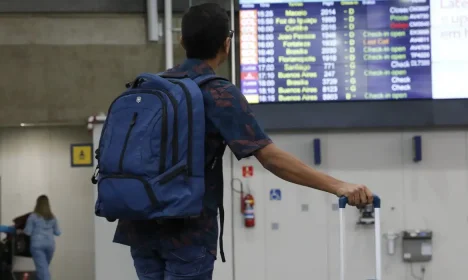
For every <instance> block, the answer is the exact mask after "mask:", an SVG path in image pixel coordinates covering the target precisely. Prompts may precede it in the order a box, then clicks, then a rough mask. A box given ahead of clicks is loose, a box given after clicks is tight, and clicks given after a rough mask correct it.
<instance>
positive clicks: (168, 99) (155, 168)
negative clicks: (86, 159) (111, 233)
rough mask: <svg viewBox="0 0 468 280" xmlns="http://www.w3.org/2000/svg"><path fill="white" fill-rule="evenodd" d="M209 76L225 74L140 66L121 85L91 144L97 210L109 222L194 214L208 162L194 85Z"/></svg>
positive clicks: (200, 102)
mask: <svg viewBox="0 0 468 280" xmlns="http://www.w3.org/2000/svg"><path fill="white" fill-rule="evenodd" d="M214 79H223V78H220V77H217V76H215V75H203V76H199V77H197V78H195V79H194V80H192V79H190V78H188V77H187V76H179V77H177V76H171V77H168V76H164V77H162V76H159V75H154V74H148V73H145V74H141V75H140V76H138V77H137V78H136V80H135V81H134V82H133V83H129V84H127V87H128V88H127V90H126V91H125V92H124V93H123V94H121V95H120V96H119V97H117V98H116V99H115V100H114V102H113V103H112V104H111V106H110V108H109V111H108V114H107V118H106V121H105V123H104V126H103V129H102V133H101V139H100V142H99V147H98V149H97V150H96V159H97V161H98V165H97V170H96V174H95V176H93V183H97V184H98V198H97V201H96V205H95V213H96V215H97V216H100V217H105V218H107V219H108V220H109V221H114V220H117V219H127V220H149V219H158V218H184V217H193V216H199V215H200V213H201V210H202V207H203V196H204V192H205V178H204V168H205V165H206V164H209V163H207V161H208V159H205V110H204V103H203V94H202V91H201V89H200V86H201V85H202V84H205V83H207V82H209V81H212V80H214ZM97 174H98V176H97ZM221 203H222V202H221Z"/></svg>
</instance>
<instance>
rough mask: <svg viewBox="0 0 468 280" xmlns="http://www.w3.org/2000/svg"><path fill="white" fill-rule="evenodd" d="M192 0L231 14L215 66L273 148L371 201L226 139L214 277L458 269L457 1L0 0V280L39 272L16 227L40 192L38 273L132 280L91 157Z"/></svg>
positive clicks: (403, 278)
mask: <svg viewBox="0 0 468 280" xmlns="http://www.w3.org/2000/svg"><path fill="white" fill-rule="evenodd" d="M204 3H216V4H218V5H219V6H220V7H222V8H223V9H224V10H225V12H226V15H227V17H228V18H229V25H230V30H231V33H230V34H229V36H230V37H231V39H230V41H229V42H230V44H231V45H230V46H231V48H230V52H229V55H228V56H227V59H226V61H225V63H224V64H222V65H221V66H220V67H219V68H218V69H216V75H218V76H221V77H224V78H226V79H227V80H229V81H230V82H231V83H233V84H234V85H235V86H236V87H237V88H238V90H239V92H240V94H241V95H240V96H243V97H245V101H246V103H248V104H249V105H248V106H250V108H251V110H252V111H253V114H254V115H255V118H256V119H257V120H258V123H259V124H260V126H261V127H262V128H263V129H264V131H265V132H266V133H267V134H268V136H269V137H270V138H271V140H272V142H273V143H274V144H275V145H276V146H277V147H279V148H280V149H282V150H284V151H286V152H288V153H290V154H292V155H294V156H295V157H297V158H299V159H300V160H301V161H303V162H304V163H305V164H307V165H308V166H310V167H312V168H313V169H315V170H318V171H320V172H324V173H326V174H329V175H331V176H333V177H335V178H338V179H340V180H343V181H346V182H351V183H356V184H363V185H365V186H367V187H368V188H369V189H370V190H371V191H372V193H373V194H374V200H373V203H372V204H369V205H367V206H365V207H362V208H360V209H358V208H355V207H351V206H349V205H348V206H347V204H346V201H344V199H343V198H339V197H338V196H336V195H334V194H330V193H326V192H322V191H319V190H314V189H311V188H306V187H303V186H299V185H296V184H293V183H289V182H287V181H285V180H283V179H280V178H279V177H277V176H275V175H273V174H272V173H271V172H270V171H268V170H267V169H265V168H264V165H262V164H261V163H260V162H259V161H258V160H257V159H256V157H255V156H251V157H247V158H244V159H241V160H238V159H237V158H236V155H234V154H233V153H232V152H231V150H230V148H229V147H228V148H226V150H225V152H224V156H222V160H221V162H222V165H220V166H222V172H223V175H224V176H223V180H224V183H223V185H224V188H223V189H224V197H223V204H224V212H225V215H224V238H223V239H224V240H223V244H224V252H225V257H226V262H222V261H221V257H220V255H219V254H220V252H219V250H218V256H217V261H216V262H215V268H214V273H213V279H216V280H306V279H315V280H335V279H336V280H443V279H452V280H467V279H468V278H467V277H468V276H467V273H466V267H465V266H466V265H467V264H468V238H467V237H468V209H467V207H466V204H467V200H468V87H466V85H464V81H466V80H467V75H465V74H467V73H468V72H467V73H465V71H468V52H467V50H468V2H466V1H463V0H460V1H458V0H457V1H455V0H437V1H436V0H358V1H351V0H345V1H337V0H284V1H283V0H213V1H202V0H173V1H171V0H80V1H74V0H41V1H35V0H1V1H0V100H1V101H0V229H1V230H0V270H1V275H0V276H1V279H2V280H10V279H11V280H34V279H37V280H42V279H41V277H39V276H38V271H37V263H35V262H34V259H33V255H34V252H35V251H34V250H33V247H31V245H30V243H31V242H32V241H31V240H30V238H29V236H28V235H27V233H28V227H27V221H29V220H30V217H32V216H31V215H33V214H32V213H33V212H34V213H41V212H40V211H41V209H42V208H41V207H40V206H38V205H40V203H39V202H40V200H41V199H39V198H40V197H39V196H41V195H46V196H47V197H48V200H47V201H50V207H51V209H52V211H53V215H54V217H55V218H56V219H57V221H59V223H58V224H59V225H60V233H59V232H55V233H57V234H56V235H59V236H57V237H56V238H55V242H56V243H55V253H54V256H53V258H52V262H51V263H50V277H49V278H46V279H44V280H50V279H53V280H137V279H138V276H137V274H136V271H135V267H134V263H133V260H132V256H131V253H130V249H129V247H128V246H123V245H120V244H117V243H114V242H113V238H114V232H115V230H116V227H117V221H112V220H108V219H106V218H104V217H101V216H98V215H97V214H96V212H95V204H96V201H97V200H98V186H99V184H98V185H96V184H93V182H92V180H91V179H92V177H93V174H94V173H95V170H96V167H97V164H98V162H97V159H96V155H97V154H99V153H96V150H97V149H98V148H99V147H100V145H101V144H102V143H100V139H101V137H103V135H106V134H105V133H103V128H104V127H105V125H106V123H107V122H106V120H108V118H107V116H108V112H109V111H108V110H109V108H110V106H111V103H112V102H113V101H114V100H116V98H117V97H118V96H120V95H121V94H122V93H124V92H125V91H126V90H128V89H127V88H126V86H127V87H128V86H129V85H130V89H132V88H133V87H134V86H135V85H136V84H138V83H137V82H136V81H138V79H137V80H135V78H136V77H137V76H138V75H139V74H141V73H152V74H153V75H156V74H157V73H160V72H163V71H165V70H166V69H169V68H172V67H174V66H175V65H178V64H180V63H181V62H183V61H184V60H185V58H186V52H185V50H184V48H183V47H182V46H181V36H182V17H183V15H184V13H186V12H187V11H188V10H189V9H190V7H192V6H196V5H200V4H204ZM465 54H466V57H465ZM464 73H465V74H464ZM147 77H150V76H147ZM151 77H152V76H151ZM132 82H133V83H132ZM158 94H159V93H158ZM189 94H193V93H189ZM158 96H159V97H160V98H162V99H161V101H162V100H163V99H164V98H163V97H161V96H162V95H158ZM168 96H170V95H168ZM164 100H166V99H164ZM168 101H169V99H168ZM140 102H143V101H142V100H141V98H140V97H138V98H136V103H140ZM187 102H188V101H187ZM136 103H135V104H136ZM187 104H189V103H187ZM190 104H191V103H190ZM167 106H169V105H167ZM187 106H189V105H187ZM194 106H195V105H194ZM162 108H164V109H167V108H168V107H167V108H166V107H162ZM174 108H175V107H174ZM179 108H180V107H179ZM171 110H172V109H171ZM171 110H168V113H167V114H168V115H171V114H172V115H174V114H176V113H174V112H173V111H171ZM187 110H188V109H187ZM224 110H229V109H224ZM164 112H165V111H164ZM164 116H166V115H163V117H164ZM134 117H135V119H136V113H135V115H134ZM174 119H175V117H174ZM164 120H165V119H164V118H162V120H161V122H163V121H164ZM167 123H172V122H169V121H167ZM174 123H175V121H174ZM191 124H192V123H191V121H189V124H188V125H189V127H190V125H191ZM195 125H197V124H195ZM162 127H163V128H162V129H163V130H164V127H165V126H164V123H163V126H162ZM126 129H127V128H125V130H126ZM166 129H169V130H171V129H172V128H171V127H170V125H169V128H167V126H166ZM189 129H190V128H189ZM130 131H131V130H130ZM171 131H172V130H171ZM130 134H131V133H130V132H129V133H128V135H130ZM174 134H175V132H174V133H173V134H171V135H172V136H173V139H175V140H174V141H172V142H170V141H169V142H168V145H169V144H170V143H173V144H174V143H175V144H177V140H178V139H176V137H175V136H174ZM128 135H127V136H128ZM190 135H191V134H190ZM142 137H143V136H142ZM158 137H159V136H158ZM161 137H162V136H161ZM179 137H186V134H184V133H179ZM189 137H190V136H189ZM161 139H163V138H161ZM250 140H251V139H250ZM250 140H249V141H250ZM254 140H255V139H254ZM179 141H181V140H180V139H179ZM125 143H126V142H125ZM151 143H153V142H151ZM158 143H159V142H158ZM162 143H163V141H161V149H162V145H163V144H162ZM228 144H229V143H228ZM109 145H110V144H109ZM157 145H159V144H157ZM125 146H126V144H125ZM158 147H159V146H158ZM172 147H174V146H172ZM158 149H159V148H158ZM169 149H173V148H169ZM194 152H197V151H194ZM188 153H191V152H190V151H188ZM121 161H122V158H121ZM161 161H162V160H161ZM169 161H170V160H169ZM169 161H168V162H169ZM213 164H214V163H213ZM121 166H122V163H121ZM155 172H156V171H155ZM116 176H117V175H116ZM168 180H171V179H168ZM102 182H104V181H102ZM149 191H150V192H151V189H150V190H149ZM38 197H39V198H38ZM47 197H46V198H47ZM36 200H37V205H36ZM48 203H49V202H48ZM35 205H36V207H35ZM96 205H97V204H96ZM96 207H97V206H96ZM38 209H39V210H38ZM49 212H50V211H49ZM57 229H58V228H57ZM184 279H185V278H184ZM187 279H188V278H187ZM190 279H192V278H190ZM193 279H195V278H193Z"/></svg>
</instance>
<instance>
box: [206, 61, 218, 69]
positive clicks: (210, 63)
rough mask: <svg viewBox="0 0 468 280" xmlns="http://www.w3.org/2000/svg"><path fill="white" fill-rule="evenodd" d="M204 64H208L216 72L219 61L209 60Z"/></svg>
mask: <svg viewBox="0 0 468 280" xmlns="http://www.w3.org/2000/svg"><path fill="white" fill-rule="evenodd" d="M204 62H205V63H206V64H208V65H209V66H210V67H211V68H212V69H213V70H216V68H218V60H217V59H208V60H205V61H204Z"/></svg>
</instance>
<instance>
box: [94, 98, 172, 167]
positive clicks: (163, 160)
mask: <svg viewBox="0 0 468 280" xmlns="http://www.w3.org/2000/svg"><path fill="white" fill-rule="evenodd" d="M137 93H146V94H152V95H156V96H157V97H158V98H159V100H161V102H162V105H163V106H162V110H163V114H162V121H163V122H162V135H161V157H160V163H159V174H162V173H164V170H165V169H166V167H165V165H166V153H167V147H166V146H167V134H168V132H167V103H166V99H164V97H163V96H162V94H161V92H159V90H151V89H133V90H128V91H127V92H126V93H124V94H122V95H120V96H119V97H117V98H115V99H114V101H112V103H111V105H110V106H109V109H108V110H107V117H109V116H110V112H111V110H112V106H113V105H114V103H115V102H116V101H117V100H119V99H120V98H121V97H124V96H128V95H131V94H137ZM171 102H172V101H171ZM174 112H175V111H174ZM107 122H108V119H106V122H105V126H104V127H103V129H102V131H101V139H102V135H104V130H105V129H106V128H107ZM100 142H101V140H99V143H100ZM99 145H100V144H99ZM101 154H102V151H101Z"/></svg>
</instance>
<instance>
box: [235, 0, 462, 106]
mask: <svg viewBox="0 0 468 280" xmlns="http://www.w3.org/2000/svg"><path fill="white" fill-rule="evenodd" d="M432 1H434V2H435V1H436V0H432ZM439 1H442V2H439ZM450 3H452V4H450ZM453 3H455V2H454V1H451V2H447V3H446V5H455V4H453ZM457 3H458V2H457ZM240 4H241V11H240V38H241V39H240V63H241V64H240V77H241V91H242V93H243V94H244V95H245V96H246V98H247V100H248V101H249V103H264V102H317V101H346V100H348V101H352V100H398V99H444V98H468V90H465V89H464V87H463V86H461V85H460V84H461V81H463V78H464V75H463V70H462V69H463V68H464V66H468V55H466V54H465V53H468V51H466V50H467V48H468V43H467V39H466V38H465V37H468V29H465V26H464V24H465V22H464V21H463V19H465V18H466V24H468V13H467V12H464V11H462V10H461V8H460V9H458V8H457V7H449V6H447V7H445V8H441V5H442V6H443V5H444V0H438V1H437V3H436V7H435V8H434V7H433V6H434V5H432V6H431V3H429V0H392V1H375V0H366V1H326V2H318V1H295V2H292V1H288V3H286V2H285V1H274V0H270V1H255V0H252V1H249V0H241V2H240ZM466 8H467V9H468V2H467V5H466ZM446 9H448V10H451V11H447V10H446ZM434 10H435V12H434ZM460 11H461V12H460ZM434 13H435V14H434ZM457 14H458V15H460V14H461V15H464V14H466V15H467V16H466V17H465V18H463V17H462V16H458V17H457V16H454V15H457ZM434 16H435V17H436V21H435V22H434V20H433V17H434ZM454 20H460V22H459V23H457V22H454ZM454 44H458V46H454ZM460 44H461V45H462V46H463V47H461V46H460ZM434 50H435V51H436V52H437V53H434ZM461 50H463V51H461ZM456 51H458V52H459V53H458V55H453V53H452V54H447V52H456ZM437 54H438V55H437Z"/></svg>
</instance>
